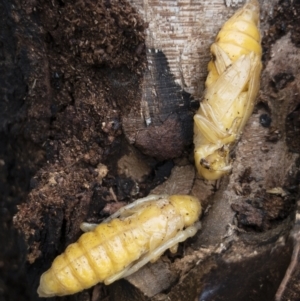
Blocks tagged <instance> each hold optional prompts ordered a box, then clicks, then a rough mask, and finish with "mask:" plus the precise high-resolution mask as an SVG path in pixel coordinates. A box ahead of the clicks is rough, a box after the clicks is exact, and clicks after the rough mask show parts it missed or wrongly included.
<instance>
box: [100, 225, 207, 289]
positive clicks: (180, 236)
mask: <svg viewBox="0 0 300 301" xmlns="http://www.w3.org/2000/svg"><path fill="white" fill-rule="evenodd" d="M200 228H201V223H200V222H197V223H195V224H194V225H193V226H190V227H188V228H186V229H185V230H182V231H180V232H178V233H177V235H176V236H175V237H173V238H171V239H169V240H168V241H166V242H165V243H164V244H163V245H161V246H159V247H158V248H156V249H155V250H153V251H152V252H151V253H148V254H146V255H145V256H143V257H142V258H141V259H140V260H139V261H137V263H135V264H134V265H132V266H129V267H127V268H126V269H124V270H123V271H122V272H120V273H118V274H117V275H114V276H112V277H109V278H107V279H105V281H104V283H105V284H110V283H112V282H114V281H116V280H118V279H120V278H124V277H127V276H129V275H131V274H133V273H135V272H136V271H138V270H139V269H140V268H141V267H143V266H144V265H146V264H147V263H148V262H149V261H151V260H152V259H157V258H159V257H160V256H161V255H162V254H163V253H164V252H165V251H166V250H167V249H170V248H172V247H174V246H175V245H177V244H178V243H180V242H183V241H185V240H186V239H187V238H189V237H192V236H194V235H195V234H196V233H197V231H198V230H199V229H200Z"/></svg>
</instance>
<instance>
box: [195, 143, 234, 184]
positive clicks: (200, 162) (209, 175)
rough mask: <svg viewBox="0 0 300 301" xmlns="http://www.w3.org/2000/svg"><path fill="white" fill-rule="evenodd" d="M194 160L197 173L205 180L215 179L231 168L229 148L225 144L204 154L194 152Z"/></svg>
mask: <svg viewBox="0 0 300 301" xmlns="http://www.w3.org/2000/svg"><path fill="white" fill-rule="evenodd" d="M207 150H208V149H207ZM195 162H196V167H197V170H198V172H199V174H200V175H202V177H203V178H205V179H206V180H217V179H219V178H220V177H222V176H223V175H225V174H227V173H228V172H229V171H230V170H231V165H230V164H229V149H228V147H225V146H222V147H221V148H218V149H213V151H212V152H209V151H208V152H207V153H205V154H203V153H197V152H195Z"/></svg>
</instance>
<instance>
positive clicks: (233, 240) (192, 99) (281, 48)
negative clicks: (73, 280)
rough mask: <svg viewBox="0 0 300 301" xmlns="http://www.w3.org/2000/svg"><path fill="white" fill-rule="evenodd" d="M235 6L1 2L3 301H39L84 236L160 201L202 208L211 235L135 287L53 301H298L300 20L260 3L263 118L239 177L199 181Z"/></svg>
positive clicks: (136, 278) (294, 10)
mask: <svg viewBox="0 0 300 301" xmlns="http://www.w3.org/2000/svg"><path fill="white" fill-rule="evenodd" d="M226 3H227V4H229V3H228V1H226ZM226 3H225V1H223V0H214V1H202V0H197V1H162V0H161V1H152V0H148V1H146V0H145V1H144V0H130V1H125V0H122V1H94V0H92V1H88V2H87V1H81V2H80V1H78V2H76V3H73V2H72V3H71V2H67V1H50V2H45V1H39V0H36V1H27V2H24V1H18V0H14V1H2V2H1V4H0V8H1V9H0V15H1V19H0V22H1V26H0V28H1V35H0V40H1V42H0V60H1V66H2V67H3V69H2V70H3V71H2V72H1V74H0V81H1V85H0V93H1V103H0V108H1V110H0V137H1V139H0V145H1V147H0V181H1V185H0V192H1V194H0V195H1V196H2V198H3V200H2V199H1V200H2V202H1V208H0V217H1V218H0V221H1V222H0V228H1V231H0V233H1V241H5V242H7V243H5V244H4V245H3V246H2V248H1V249H0V262H1V264H0V269H1V274H2V275H3V278H2V279H3V281H2V282H0V296H2V295H3V298H4V299H5V300H21V301H23V300H24V301H25V300H27V301H28V300H38V297H37V294H36V289H37V286H38V282H39V277H40V275H41V274H42V273H43V272H44V271H45V270H46V269H48V268H49V266H50V264H51V262H52V260H53V259H54V257H56V256H57V255H58V254H59V253H61V252H62V251H63V250H64V249H65V248H66V246H67V245H68V244H69V243H71V242H74V241H76V240H77V238H78V237H79V236H80V234H81V232H80V229H79V224H80V223H81V222H83V221H88V222H100V221H101V220H102V219H103V218H104V217H105V216H108V215H109V214H111V213H112V212H115V211H116V210H117V209H118V208H120V207H121V206H123V205H124V204H126V203H128V202H130V201H131V200H133V199H137V198H139V197H143V196H146V195H148V194H149V193H151V192H153V193H169V194H180V193H181V194H189V193H190V194H192V195H195V196H197V197H198V198H199V199H201V201H202V205H203V207H204V215H203V217H202V230H201V231H199V232H198V234H197V235H196V236H195V237H193V238H192V239H189V240H188V241H186V242H185V243H183V244H181V245H180V247H179V249H178V252H177V253H176V254H175V255H174V254H173V255H172V254H170V253H168V252H167V253H166V254H165V255H164V256H163V257H162V258H161V259H160V260H158V261H157V262H156V263H154V264H152V265H151V264H149V265H147V266H146V267H145V268H143V269H142V270H140V271H139V272H138V273H136V274H134V275H132V276H130V277H128V279H124V280H121V281H117V282H116V283H114V284H112V285H110V286H107V287H106V286H104V285H102V284H99V285H96V286H95V287H94V288H91V289H89V290H86V291H84V292H81V293H79V294H76V295H72V296H68V297H64V298H54V300H93V301H96V300H99V301H101V300H103V301H104V300H105V301H107V300H113V301H114V300H118V301H129V300H130V301H132V300H143V301H145V300H151V301H154V300H156V301H159V300H172V301H182V300H187V301H193V300H206V301H207V300H232V301H234V300H258V301H259V300H262V301H268V300H270V301H271V300H272V301H273V300H274V299H275V297H276V298H277V299H276V300H282V301H286V300H295V301H296V300H297V299H298V296H299V294H300V292H299V287H298V283H299V275H298V274H299V273H298V272H297V271H298V270H299V267H298V261H299V260H298V256H299V252H298V250H299V237H298V236H299V229H298V228H299V225H298V223H299V221H298V220H299V218H298V216H299V212H298V211H299V208H298V207H299V204H297V201H298V200H299V183H300V180H299V174H300V160H299V152H300V140H299V128H300V126H299V107H300V100H299V95H300V75H299V72H298V70H299V67H300V60H299V58H300V50H299V49H300V48H299V45H300V34H299V33H300V27H299V24H300V22H299V17H298V16H299V15H300V6H299V4H298V3H297V2H296V1H279V2H278V1H271V0H270V1H260V4H261V9H262V18H261V31H262V36H263V72H262V78H261V90H260V93H259V97H258V104H257V106H256V108H255V109H254V113H253V114H252V116H251V118H250V120H249V122H248V124H247V125H246V127H245V129H244V132H243V135H242V137H241V139H240V141H239V142H238V144H237V146H236V148H235V149H234V150H233V152H232V154H231V157H232V166H233V169H232V173H231V174H229V175H228V176H226V177H224V178H222V179H221V180H220V181H218V182H214V181H212V182H209V181H204V180H202V179H200V178H199V177H198V176H197V175H196V173H195V168H194V165H193V159H192V116H193V114H194V111H195V110H196V108H197V104H198V100H199V99H201V97H202V94H203V87H204V80H205V78H206V75H207V72H206V66H207V63H208V61H209V59H210V55H209V47H210V44H211V43H212V41H213V40H214V38H215V36H216V33H217V32H218V30H219V29H220V27H221V25H222V24H223V23H224V22H225V20H227V19H228V18H229V17H230V16H231V15H232V14H233V12H234V11H235V10H236V8H237V7H239V6H240V5H241V4H242V3H241V1H231V2H230V6H226ZM235 5H236V6H235ZM13 221H14V224H13ZM16 229H17V230H18V231H16ZM2 271H3V273H2ZM0 299H1V298H0Z"/></svg>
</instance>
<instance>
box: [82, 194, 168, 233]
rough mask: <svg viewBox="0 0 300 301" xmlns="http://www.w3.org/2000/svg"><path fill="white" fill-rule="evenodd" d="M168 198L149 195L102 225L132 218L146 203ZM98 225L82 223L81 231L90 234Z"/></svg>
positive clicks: (120, 210) (115, 214) (120, 211)
mask: <svg viewBox="0 0 300 301" xmlns="http://www.w3.org/2000/svg"><path fill="white" fill-rule="evenodd" d="M167 197H168V195H166V194H162V195H155V194H151V195H148V196H147V197H145V198H141V199H138V200H136V201H134V202H132V203H130V204H128V205H126V206H124V207H122V208H120V209H119V210H117V211H116V212H115V213H114V214H112V215H111V216H109V217H108V218H106V219H105V220H103V221H102V223H108V222H110V221H111V220H113V219H114V218H118V217H126V216H130V215H132V214H133V213H134V212H135V211H136V209H137V208H139V207H140V206H141V205H143V204H144V203H147V202H151V201H156V200H159V199H164V198H167ZM98 225H99V224H93V223H81V224H80V229H81V230H82V231H83V232H90V231H94V230H95V228H96V227H97V226H98Z"/></svg>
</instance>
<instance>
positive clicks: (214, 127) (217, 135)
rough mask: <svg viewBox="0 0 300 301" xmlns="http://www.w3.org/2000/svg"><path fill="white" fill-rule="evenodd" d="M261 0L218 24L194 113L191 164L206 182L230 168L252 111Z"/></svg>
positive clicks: (258, 69)
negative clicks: (205, 76) (231, 159)
mask: <svg viewBox="0 0 300 301" xmlns="http://www.w3.org/2000/svg"><path fill="white" fill-rule="evenodd" d="M258 25H259V3H258V1H257V0H250V1H248V3H246V4H245V5H244V7H242V8H241V9H239V10H238V11H237V12H236V13H235V14H234V15H233V16H232V17H231V18H230V19H229V20H228V21H227V22H226V23H225V24H224V25H223V27H222V28H221V30H220V32H219V34H218V35H217V38H216V41H215V43H213V44H212V46H211V53H212V57H213V58H212V60H211V61H210V62H209V64H208V71H209V74H208V76H207V79H206V82H205V86H206V91H205V94H204V97H203V100H202V102H201V106H200V108H199V110H198V112H197V113H196V115H195V116H194V144H195V164H196V167H197V170H198V172H199V173H200V174H201V175H202V176H203V177H204V178H205V179H208V180H216V179H218V178H220V177H221V176H222V175H224V174H226V173H228V172H229V171H230V170H231V165H230V160H229V152H230V150H231V148H232V147H233V145H234V143H235V141H236V140H237V139H238V138H239V136H240V134H241V132H242V130H243V128H244V126H245V124H246V122H247V120H248V119H249V117H250V115H251V114H252V111H253V108H254V105H255V98H256V96H257V93H258V90H259V81H260V72H261V68H262V64H261V55H262V49H261V45H260V40H261V38H260V32H259V28H258Z"/></svg>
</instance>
